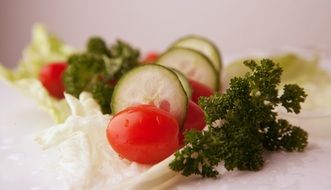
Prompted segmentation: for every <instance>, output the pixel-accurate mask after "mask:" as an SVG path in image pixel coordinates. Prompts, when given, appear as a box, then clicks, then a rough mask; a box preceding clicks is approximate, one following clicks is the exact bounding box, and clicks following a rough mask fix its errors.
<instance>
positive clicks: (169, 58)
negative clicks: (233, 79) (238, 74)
mask: <svg viewBox="0 0 331 190" xmlns="http://www.w3.org/2000/svg"><path fill="white" fill-rule="evenodd" d="M156 63H157V64H159V65H163V66H166V67H169V68H174V69H177V70H179V71H181V72H182V73H183V74H184V75H185V76H186V77H187V78H189V79H193V80H196V81H198V82H200V83H202V84H204V85H206V86H208V87H209V88H211V89H214V90H218V89H219V74H218V72H217V71H216V70H215V68H214V67H213V65H212V63H211V61H210V60H209V59H208V58H207V57H206V56H205V55H203V54H202V53H200V52H198V51H196V50H193V49H189V48H177V47H176V48H171V49H169V50H168V51H166V52H165V53H163V54H162V55H161V56H160V57H159V59H158V61H157V62H156Z"/></svg>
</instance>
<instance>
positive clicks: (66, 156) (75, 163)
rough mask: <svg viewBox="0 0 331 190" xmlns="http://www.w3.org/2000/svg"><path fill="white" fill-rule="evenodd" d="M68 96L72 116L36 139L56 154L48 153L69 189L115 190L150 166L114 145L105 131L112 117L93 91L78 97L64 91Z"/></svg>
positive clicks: (48, 157)
mask: <svg viewBox="0 0 331 190" xmlns="http://www.w3.org/2000/svg"><path fill="white" fill-rule="evenodd" d="M65 99H66V101H67V104H68V105H69V107H70V110H71V115H70V116H69V117H68V118H67V119H66V120H65V122H64V123H62V124H58V125H55V126H52V127H50V128H47V129H45V130H44V131H42V132H41V133H40V134H38V135H37V136H36V138H35V140H36V142H37V143H38V144H39V145H40V146H41V147H42V148H43V149H44V150H45V151H55V152H56V153H57V154H55V155H56V156H54V155H52V154H51V152H46V154H45V155H46V156H47V161H48V162H49V165H50V166H51V165H55V167H56V169H57V170H58V172H59V175H61V176H62V177H63V178H64V179H65V180H66V181H67V184H68V186H69V188H68V189H113V187H114V186H117V185H119V184H124V183H125V182H126V180H127V179H128V178H131V177H135V176H138V175H139V174H141V173H142V172H144V171H146V170H147V169H148V168H149V167H148V166H144V165H140V164H137V163H134V162H129V161H127V160H123V159H121V158H120V157H119V156H118V155H117V153H116V152H115V151H114V150H113V149H112V148H111V146H110V145H109V143H108V140H107V138H106V134H105V132H106V128H107V126H108V123H109V120H110V119H111V116H110V115H107V114H105V115H103V114H102V112H101V109H100V106H99V105H98V104H97V103H96V101H95V100H94V99H93V98H92V95H91V94H90V93H88V92H83V93H81V94H80V96H79V99H77V98H75V97H73V96H71V95H69V94H65ZM46 166H47V165H46ZM49 169H50V170H52V171H54V168H49Z"/></svg>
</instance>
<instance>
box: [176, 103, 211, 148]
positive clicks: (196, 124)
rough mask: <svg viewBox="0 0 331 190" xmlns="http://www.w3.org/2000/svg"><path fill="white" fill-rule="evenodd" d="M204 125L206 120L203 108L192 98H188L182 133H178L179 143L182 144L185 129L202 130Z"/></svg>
mask: <svg viewBox="0 0 331 190" xmlns="http://www.w3.org/2000/svg"><path fill="white" fill-rule="evenodd" d="M205 126H206V122H205V114H204V112H203V110H202V109H201V108H200V106H198V105H197V104H196V103H194V102H193V101H192V100H189V102H188V107H187V115H186V118H185V122H184V126H183V130H182V133H180V134H179V144H180V145H182V144H183V139H184V133H185V132H186V131H189V130H191V129H196V130H198V131H202V129H203V128H204V127H205Z"/></svg>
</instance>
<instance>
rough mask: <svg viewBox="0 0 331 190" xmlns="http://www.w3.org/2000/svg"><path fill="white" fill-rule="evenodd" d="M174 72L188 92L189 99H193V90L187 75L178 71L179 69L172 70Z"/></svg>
mask: <svg viewBox="0 0 331 190" xmlns="http://www.w3.org/2000/svg"><path fill="white" fill-rule="evenodd" d="M172 70H173V71H174V72H175V73H176V75H177V77H178V79H179V81H180V82H181V83H182V86H183V88H184V90H185V92H186V95H187V98H188V99H191V96H192V88H191V85H190V83H189V81H188V80H187V78H186V77H185V75H184V74H183V73H182V72H180V71H178V70H177V69H172Z"/></svg>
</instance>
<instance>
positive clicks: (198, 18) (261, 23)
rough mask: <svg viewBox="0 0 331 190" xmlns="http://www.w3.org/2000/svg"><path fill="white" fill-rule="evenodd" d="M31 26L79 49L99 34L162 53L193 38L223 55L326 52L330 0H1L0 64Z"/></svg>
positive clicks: (10, 61)
mask: <svg viewBox="0 0 331 190" xmlns="http://www.w3.org/2000/svg"><path fill="white" fill-rule="evenodd" d="M35 22H43V23H45V24H46V25H47V26H48V28H49V30H51V31H52V32H54V33H56V34H57V35H58V36H60V37H61V38H62V39H63V40H64V41H66V42H67V43H69V44H71V45H72V46H74V47H77V48H82V47H83V45H84V43H85V40H86V39H87V38H88V37H89V36H90V35H101V36H103V37H104V38H106V39H107V40H108V41H109V42H111V41H113V40H115V39H116V38H122V39H125V40H126V41H129V42H130V43H132V44H134V45H135V46H137V47H140V48H141V49H142V50H143V51H148V50H163V49H165V48H166V47H167V46H168V45H169V44H170V43H171V42H172V41H174V40H175V39H177V38H178V37H180V36H182V35H185V34H190V33H195V34H201V35H204V36H206V37H208V38H210V39H212V40H214V41H215V42H216V43H217V45H218V46H219V47H220V49H221V50H222V53H223V54H229V53H233V52H240V51H244V50H247V49H251V48H257V49H266V50H268V49H273V48H278V47H281V46H286V45H290V46H299V47H307V46H309V47H311V46H314V47H316V46H330V45H331V1H330V0H314V1H313V0H291V1H289V0H269V1H268V0H250V1H243V0H242V1H240V0H228V1H226V0H164V1H160V0H139V1H138V0H135V1H134V0H131V1H129V0H118V1H115V0H108V1H107V0H99V1H87V0H56V1H47V0H0V61H1V62H2V63H3V64H5V65H8V66H9V65H10V66H14V65H15V64H16V63H17V61H18V59H19V58H20V55H21V51H22V49H23V47H24V46H25V45H26V44H27V43H28V42H29V39H30V31H31V27H32V25H33V23H35Z"/></svg>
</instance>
